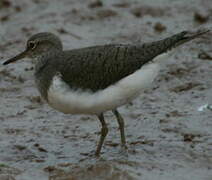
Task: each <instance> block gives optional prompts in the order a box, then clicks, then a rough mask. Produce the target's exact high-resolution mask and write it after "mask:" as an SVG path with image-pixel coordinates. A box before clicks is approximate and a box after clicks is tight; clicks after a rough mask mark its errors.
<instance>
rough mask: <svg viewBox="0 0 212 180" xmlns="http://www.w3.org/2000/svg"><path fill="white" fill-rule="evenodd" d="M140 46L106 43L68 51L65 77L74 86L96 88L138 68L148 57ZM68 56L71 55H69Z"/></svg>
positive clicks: (64, 71) (93, 89) (64, 69)
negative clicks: (141, 50)
mask: <svg viewBox="0 0 212 180" xmlns="http://www.w3.org/2000/svg"><path fill="white" fill-rule="evenodd" d="M138 51H139V49H138V48H137V46H132V45H105V46H96V47H89V48H83V49H79V50H72V51H67V52H65V54H64V58H61V59H64V60H65V62H64V63H62V64H64V66H63V67H62V69H61V72H62V77H63V80H64V81H65V82H67V83H68V84H69V85H70V86H71V87H72V88H80V89H89V90H92V91H97V90H99V89H104V88H106V87H108V86H109V85H111V84H114V83H116V82H118V81H119V80H121V79H122V78H124V77H126V76H127V75H129V74H131V73H133V72H135V71H136V70H137V69H139V68H140V67H141V66H142V65H143V64H144V63H145V61H146V59H144V58H143V60H142V56H141V54H140V53H138ZM67 57H68V59H67Z"/></svg>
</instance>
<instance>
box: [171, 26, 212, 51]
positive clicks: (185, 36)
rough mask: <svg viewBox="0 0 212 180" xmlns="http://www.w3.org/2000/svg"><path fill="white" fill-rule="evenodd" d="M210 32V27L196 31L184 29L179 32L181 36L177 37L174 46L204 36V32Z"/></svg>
mask: <svg viewBox="0 0 212 180" xmlns="http://www.w3.org/2000/svg"><path fill="white" fill-rule="evenodd" d="M208 32H210V29H206V28H202V29H198V30H196V31H183V32H181V33H179V38H177V39H176V43H175V44H174V46H173V47H176V46H179V45H181V44H184V43H185V42H188V41H190V40H192V39H195V38H197V37H199V36H202V35H203V34H205V33H208Z"/></svg>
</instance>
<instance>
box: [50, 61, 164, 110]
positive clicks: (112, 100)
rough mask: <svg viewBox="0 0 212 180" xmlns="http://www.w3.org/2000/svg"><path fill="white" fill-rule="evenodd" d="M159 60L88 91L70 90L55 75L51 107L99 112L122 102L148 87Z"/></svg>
mask: <svg viewBox="0 0 212 180" xmlns="http://www.w3.org/2000/svg"><path fill="white" fill-rule="evenodd" d="M159 69H160V68H159V64H156V63H150V64H147V65H145V66H142V68H141V69H139V70H138V71H136V72H134V73H133V74H131V75H129V76H127V77H125V78H123V79H122V80H120V81H119V82H117V83H116V84H114V85H111V86H109V87H107V88H106V89H103V90H100V91H97V92H94V93H93V92H89V91H83V90H80V89H79V90H77V91H73V90H72V89H70V87H69V86H68V85H67V84H66V83H65V82H64V81H63V80H62V79H61V78H60V76H55V77H54V78H53V80H52V84H51V86H50V88H49V91H48V102H49V104H50V106H52V107H53V108H55V109H57V110H59V111H61V112H63V113H70V114H100V113H102V112H105V111H108V110H112V109H115V108H117V107H119V106H121V105H124V104H126V103H128V102H129V101H131V100H132V99H134V98H135V97H136V96H138V95H139V94H140V93H142V91H143V90H145V89H146V88H148V87H149V86H150V85H151V83H152V81H153V80H154V79H155V77H156V76H157V74H158V72H159Z"/></svg>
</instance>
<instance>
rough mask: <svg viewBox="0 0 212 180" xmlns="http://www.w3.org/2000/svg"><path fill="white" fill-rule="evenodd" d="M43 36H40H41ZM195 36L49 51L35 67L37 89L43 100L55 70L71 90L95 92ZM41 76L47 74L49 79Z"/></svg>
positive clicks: (182, 33) (187, 34)
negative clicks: (140, 43) (138, 43)
mask: <svg viewBox="0 0 212 180" xmlns="http://www.w3.org/2000/svg"><path fill="white" fill-rule="evenodd" d="M202 32H203V31H201V33H202ZM204 32H205V31H204ZM201 33H198V35H199V34H201ZM45 34H46V33H42V35H45ZM48 34H49V33H48ZM189 34H190V35H189ZM196 35H197V34H195V35H193V34H192V33H190V32H187V31H183V32H181V33H178V34H176V35H173V36H171V37H168V38H166V39H164V40H160V41H156V42H152V43H144V44H142V45H130V44H128V45H122V44H110V45H103V46H94V47H88V48H81V49H74V50H69V51H62V49H59V50H58V49H57V50H55V51H54V53H53V52H52V51H51V54H45V56H41V57H39V61H41V62H43V61H45V62H46V63H44V64H42V63H41V64H42V65H43V66H42V67H39V68H36V69H37V71H36V72H35V75H36V78H37V79H38V80H39V82H40V83H39V82H38V86H41V87H40V88H39V89H40V91H41V92H42V94H43V96H44V98H45V99H47V94H46V92H47V89H48V87H49V85H50V82H51V78H52V77H53V75H54V74H55V73H56V72H58V71H59V72H60V73H61V74H62V78H63V80H64V81H65V82H66V83H68V84H69V85H70V87H71V88H74V89H78V88H79V89H87V90H91V91H94V92H95V91H98V90H101V89H104V88H106V87H108V86H110V85H111V84H114V83H116V82H118V81H119V80H120V79H122V78H124V77H126V76H128V75H129V74H132V73H133V72H135V71H136V70H138V69H140V68H141V67H142V65H144V64H146V63H147V62H149V61H151V60H153V59H154V57H156V56H157V55H159V54H161V53H164V52H166V51H168V50H170V49H171V48H174V47H176V46H178V45H179V44H180V43H183V42H186V41H189V40H190V39H193V38H194V37H196ZM35 36H36V35H35ZM39 36H40V34H38V37H39ZM31 39H33V38H31ZM60 50H61V51H60ZM47 62H48V63H47ZM38 66H40V64H38ZM44 67H45V68H44ZM43 74H49V76H48V77H47V76H46V75H43ZM43 78H44V79H43Z"/></svg>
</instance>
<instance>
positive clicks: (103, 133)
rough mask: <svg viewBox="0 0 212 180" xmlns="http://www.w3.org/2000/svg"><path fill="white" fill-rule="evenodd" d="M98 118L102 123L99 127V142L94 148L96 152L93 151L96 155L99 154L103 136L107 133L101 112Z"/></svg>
mask: <svg viewBox="0 0 212 180" xmlns="http://www.w3.org/2000/svg"><path fill="white" fill-rule="evenodd" d="M98 118H99V120H100V122H101V124H102V129H101V136H100V140H99V143H98V146H97V149H96V153H95V155H96V156H99V155H100V152H101V149H102V145H103V143H104V140H105V137H106V136H107V133H108V127H107V124H106V123H105V120H104V115H103V113H101V114H100V115H99V116H98Z"/></svg>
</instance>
